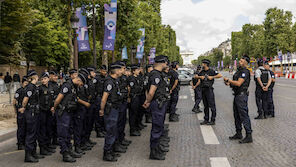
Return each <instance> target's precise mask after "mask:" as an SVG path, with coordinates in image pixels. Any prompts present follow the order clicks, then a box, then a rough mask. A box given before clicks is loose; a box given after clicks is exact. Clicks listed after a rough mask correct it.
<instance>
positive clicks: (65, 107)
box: [14, 56, 180, 162]
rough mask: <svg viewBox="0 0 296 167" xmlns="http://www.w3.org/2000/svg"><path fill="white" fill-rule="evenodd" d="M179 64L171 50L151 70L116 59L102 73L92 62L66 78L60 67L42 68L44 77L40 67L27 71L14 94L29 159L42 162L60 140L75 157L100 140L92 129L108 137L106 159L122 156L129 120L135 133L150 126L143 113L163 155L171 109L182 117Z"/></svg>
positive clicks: (69, 158)
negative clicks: (179, 111)
mask: <svg viewBox="0 0 296 167" xmlns="http://www.w3.org/2000/svg"><path fill="white" fill-rule="evenodd" d="M169 64H171V68H169ZM177 69H178V63H177V62H172V63H169V60H168V57H166V56H157V57H156V58H155V63H154V65H151V64H149V65H147V66H146V70H144V69H143V68H142V67H141V66H140V65H138V64H133V65H131V66H129V67H127V66H126V64H125V62H123V61H117V62H115V63H112V64H111V65H110V66H109V69H107V67H106V66H104V65H103V66H102V67H101V68H100V71H99V74H97V73H96V72H97V71H96V69H95V68H93V67H88V68H81V69H80V70H79V71H77V70H75V69H72V70H70V71H69V73H68V75H67V77H66V79H65V80H64V81H63V83H62V84H58V75H57V73H56V72H55V71H50V72H49V73H48V72H44V73H42V74H41V75H40V81H39V76H38V74H37V72H36V71H34V70H30V71H28V73H27V76H24V77H23V78H22V87H21V88H20V89H18V90H17V91H16V94H15V99H14V106H15V110H16V112H17V125H18V130H17V145H18V149H19V150H23V149H24V150H25V162H38V159H41V158H44V157H45V156H49V155H51V154H53V153H55V152H56V147H57V146H60V153H61V154H62V157H63V161H64V162H76V158H81V157H82V156H83V155H84V154H85V151H88V150H91V149H92V147H93V146H94V145H96V142H94V141H92V140H91V138H90V136H91V132H92V131H93V129H94V130H95V131H96V136H97V137H98V138H105V143H104V155H103V160H105V161H117V158H118V157H120V154H119V153H125V152H126V151H127V148H128V146H129V145H130V144H131V143H132V141H130V140H127V139H126V138H125V126H126V123H127V120H128V123H129V126H130V136H140V135H141V130H142V129H144V128H145V127H147V125H145V124H143V118H144V116H145V119H146V121H145V122H146V123H152V129H151V138H150V147H151V153H150V159H156V160H164V159H165V154H166V152H168V151H169V149H168V147H169V141H170V138H169V136H168V132H169V129H168V125H166V124H164V122H165V117H166V113H169V121H171V122H178V121H179V115H178V114H177V113H176V110H177V109H176V106H177V103H178V96H179V95H178V94H179V89H180V86H179V80H178V73H177ZM127 118H128V119H127ZM72 140H73V141H74V142H72ZM37 143H38V145H39V148H40V149H39V150H40V152H39V153H37Z"/></svg>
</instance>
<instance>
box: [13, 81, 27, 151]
mask: <svg viewBox="0 0 296 167" xmlns="http://www.w3.org/2000/svg"><path fill="white" fill-rule="evenodd" d="M28 84H29V82H28V79H27V76H24V77H23V78H22V87H20V88H19V89H18V90H16V92H15V95H14V99H13V106H14V109H15V111H16V115H17V121H16V122H17V146H18V150H24V149H25V137H26V123H25V116H24V113H20V112H19V111H18V109H19V108H20V107H21V106H22V102H23V99H24V96H25V89H26V86H27V85H28Z"/></svg>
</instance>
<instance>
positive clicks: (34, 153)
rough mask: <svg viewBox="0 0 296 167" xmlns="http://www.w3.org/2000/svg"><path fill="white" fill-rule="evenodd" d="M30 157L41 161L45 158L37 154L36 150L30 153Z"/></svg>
mask: <svg viewBox="0 0 296 167" xmlns="http://www.w3.org/2000/svg"><path fill="white" fill-rule="evenodd" d="M32 156H33V157H34V158H35V159H43V158H45V156H43V155H39V154H37V152H36V150H35V151H32Z"/></svg>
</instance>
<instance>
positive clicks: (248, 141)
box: [239, 133, 253, 144]
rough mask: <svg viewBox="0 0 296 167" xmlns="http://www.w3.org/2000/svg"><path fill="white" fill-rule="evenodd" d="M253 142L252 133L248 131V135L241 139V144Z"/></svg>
mask: <svg viewBox="0 0 296 167" xmlns="http://www.w3.org/2000/svg"><path fill="white" fill-rule="evenodd" d="M252 142H253V138H252V134H251V133H247V135H246V137H245V138H244V139H243V140H241V141H239V143H240V144H244V143H252Z"/></svg>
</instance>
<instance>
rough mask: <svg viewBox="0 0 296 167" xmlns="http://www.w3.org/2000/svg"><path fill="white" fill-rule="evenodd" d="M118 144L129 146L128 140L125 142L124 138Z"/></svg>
mask: <svg viewBox="0 0 296 167" xmlns="http://www.w3.org/2000/svg"><path fill="white" fill-rule="evenodd" d="M120 145H122V146H129V145H130V144H129V143H128V142H125V141H124V140H123V141H121V142H120Z"/></svg>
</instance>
